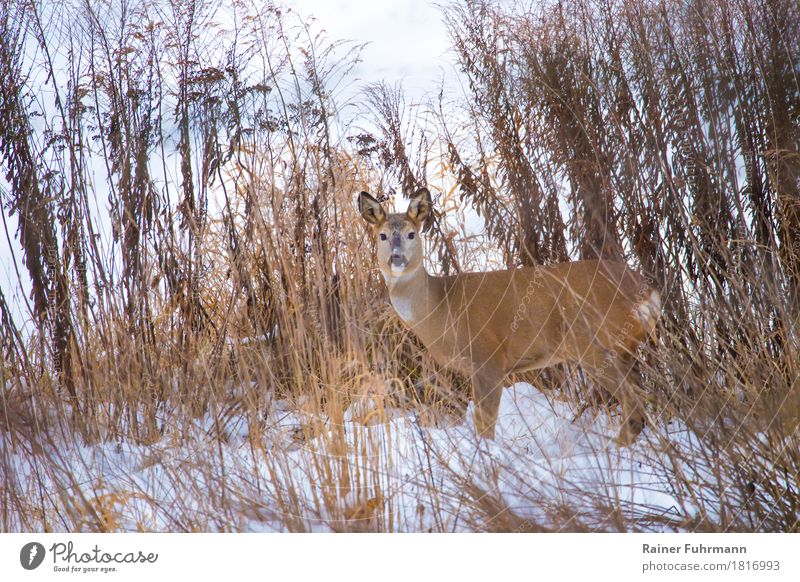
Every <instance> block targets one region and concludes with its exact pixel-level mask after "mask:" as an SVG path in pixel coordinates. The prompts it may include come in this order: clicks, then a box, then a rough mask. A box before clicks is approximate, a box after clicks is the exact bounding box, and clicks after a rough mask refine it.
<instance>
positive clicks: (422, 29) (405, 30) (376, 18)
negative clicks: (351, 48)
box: [287, 0, 456, 98]
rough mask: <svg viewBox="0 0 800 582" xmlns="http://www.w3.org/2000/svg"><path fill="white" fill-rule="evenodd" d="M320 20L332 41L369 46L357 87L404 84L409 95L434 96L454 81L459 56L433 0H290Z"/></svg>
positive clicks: (359, 71) (357, 71)
mask: <svg viewBox="0 0 800 582" xmlns="http://www.w3.org/2000/svg"><path fill="white" fill-rule="evenodd" d="M287 5H288V6H290V7H292V8H293V9H295V10H298V12H300V13H301V14H310V15H313V16H314V17H316V19H317V20H318V21H319V25H320V27H321V28H323V29H324V30H325V31H326V32H327V33H328V37H329V39H330V40H339V39H341V40H351V41H354V42H356V43H369V44H368V45H367V46H366V47H365V49H364V51H363V53H362V63H361V64H360V65H359V66H358V67H357V68H356V70H355V71H354V73H355V76H356V78H357V79H358V82H359V84H366V83H372V82H375V81H379V80H384V81H386V82H387V83H389V84H394V83H396V82H402V84H403V88H404V89H405V90H406V92H407V93H408V94H409V96H411V97H412V98H413V97H420V96H422V95H424V94H426V93H435V92H437V91H438V86H439V84H440V82H441V81H442V78H443V77H444V78H446V79H449V80H452V79H453V78H454V77H455V74H456V73H455V67H454V63H455V56H454V54H453V53H452V52H451V51H449V41H448V37H447V31H446V29H445V26H444V23H443V22H442V15H441V12H440V11H439V9H438V8H437V7H436V6H435V4H434V3H433V2H432V1H429V0H372V1H365V0H328V1H326V0H287Z"/></svg>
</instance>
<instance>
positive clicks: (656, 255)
mask: <svg viewBox="0 0 800 582" xmlns="http://www.w3.org/2000/svg"><path fill="white" fill-rule="evenodd" d="M440 10H441V17H442V19H443V21H444V22H445V24H446V27H447V31H448V33H449V39H450V43H451V46H452V51H453V54H454V56H455V59H456V61H457V62H458V67H459V72H460V75H461V78H462V79H463V83H464V87H463V91H464V93H465V94H457V93H456V92H455V91H454V90H453V89H452V88H450V87H436V86H433V87H431V91H430V93H429V94H430V95H431V97H430V98H428V99H426V100H423V101H422V102H418V101H414V102H412V101H411V100H410V99H407V97H406V95H405V94H404V92H403V88H402V87H401V86H393V85H388V84H386V83H383V82H382V81H381V80H380V79H356V78H355V77H354V75H353V67H354V65H355V64H356V62H357V61H358V59H359V54H360V52H359V51H360V47H359V46H358V45H354V44H352V43H347V42H342V41H339V40H336V39H330V38H328V36H327V35H326V34H325V33H324V32H323V29H324V23H319V22H316V21H313V20H311V19H308V18H306V17H304V16H302V15H298V14H297V13H296V12H294V11H291V10H288V9H286V8H285V7H282V6H280V5H279V4H275V3H272V2H268V1H259V0H234V1H232V2H231V1H222V0H108V1H104V2H94V1H90V0H58V1H56V0H49V1H47V0H45V1H41V0H3V1H2V2H0V78H2V83H0V155H1V156H2V164H1V165H2V177H0V206H1V207H2V218H3V224H2V229H0V230H2V233H3V237H2V238H3V239H4V241H5V242H4V243H3V244H4V246H3V247H2V248H3V249H4V251H3V253H4V254H2V255H0V256H2V262H3V264H2V271H3V272H2V275H3V276H4V277H6V278H4V279H3V281H4V283H3V286H2V288H0V477H2V479H0V530H1V531H70V532H72V531H101V532H107V531H346V532H353V531H370V532H395V531H415V532H416V531H434V532H442V531H446V532H450V531H516V532H557V531H640V532H641V531H648V532H649V531H705V532H709V531H711V532H716V531H720V532H735V531H781V532H789V531H793V532H797V531H800V433H799V432H798V431H799V429H800V34H798V32H800V5H798V3H797V2H796V1H795V0H718V1H713V2H712V1H708V0H621V1H613V0H570V1H558V0H540V1H537V2H520V3H515V2H500V1H492V0H452V1H449V2H447V3H445V4H443V5H442V6H441V8H440ZM353 84H360V85H362V87H361V90H359V91H356V92H349V91H348V92H347V95H354V96H352V97H350V96H345V94H344V91H343V88H344V87H351V86H352V85H353ZM421 186H427V187H428V188H429V189H430V191H431V193H432V194H433V199H434V204H435V208H436V212H435V213H434V215H433V216H432V217H431V218H430V220H429V221H428V224H427V227H426V232H425V234H424V236H425V248H426V252H427V258H426V268H427V269H428V271H429V272H431V273H438V274H454V273H459V272H468V271H486V270H490V269H505V268H516V267H520V266H532V265H538V264H552V263H557V262H561V261H566V260H576V259H585V258H606V259H615V260H619V261H623V262H626V263H627V264H628V265H630V266H631V267H634V268H636V269H637V270H638V271H639V272H641V273H642V274H644V275H645V276H646V277H647V278H648V280H649V281H651V282H652V285H653V286H654V287H656V288H658V289H659V290H661V293H662V299H663V315H662V318H661V320H660V322H659V325H658V329H657V334H656V338H655V339H654V340H653V341H650V342H648V343H646V344H645V345H643V346H642V347H641V349H640V350H639V352H638V353H637V357H636V360H637V361H636V367H635V368H636V370H635V371H636V374H635V385H636V390H637V392H636V394H637V398H639V399H640V406H641V408H642V409H643V410H645V411H646V415H647V420H648V423H647V426H646V428H645V429H644V432H643V433H642V434H641V435H640V436H639V438H638V440H637V441H636V442H635V443H634V444H633V445H632V446H630V447H619V446H617V445H616V444H615V442H614V436H615V435H616V433H617V432H618V429H619V426H618V424H619V423H618V420H617V417H618V414H619V406H618V403H617V402H615V401H614V400H613V399H609V398H606V397H604V394H602V393H601V392H600V391H598V390H597V389H596V387H595V385H594V383H593V382H592V381H591V379H589V378H587V377H586V375H585V374H584V373H583V372H582V371H581V369H580V368H578V367H575V366H571V365H557V366H554V367H551V368H547V369H544V370H542V371H539V372H536V373H525V374H521V375H518V376H517V377H514V378H511V379H510V380H509V382H508V384H509V387H508V388H507V389H506V390H505V392H504V395H503V400H502V404H501V412H500V421H499V425H498V428H497V436H496V438H495V439H494V440H486V439H481V438H479V437H478V436H477V434H476V431H475V427H474V423H473V420H472V409H473V408H474V404H472V403H470V400H469V398H470V379H469V378H467V377H462V376H460V375H458V374H455V373H453V372H451V371H448V370H446V369H443V368H441V367H439V366H438V365H437V364H436V363H435V362H434V361H433V359H432V358H431V356H430V354H429V353H427V351H426V350H425V349H424V347H423V346H422V344H421V343H420V342H419V340H418V338H416V337H415V336H414V334H413V333H411V332H409V331H408V330H407V329H406V327H405V326H404V325H403V323H402V321H401V320H400V319H399V318H398V316H397V314H396V313H395V311H394V310H393V308H392V306H391V305H390V304H389V302H388V299H387V292H386V286H385V283H384V281H383V279H382V278H381V276H380V274H379V272H378V269H377V266H376V264H375V258H374V257H375V243H374V240H373V238H372V237H371V235H370V232H369V231H368V229H367V228H365V225H364V223H363V221H362V219H361V217H360V216H359V213H358V209H357V208H356V205H355V200H356V196H357V194H358V192H360V191H362V190H367V191H369V192H370V193H372V194H373V195H374V196H375V197H376V198H378V199H379V200H380V201H381V202H385V203H386V204H387V205H388V206H390V207H391V206H392V205H394V207H395V208H396V209H397V210H398V211H402V210H405V208H406V205H407V204H408V197H409V196H410V195H411V194H412V193H413V192H414V191H415V190H416V189H417V188H419V187H421ZM508 333H509V334H511V333H515V330H511V329H509V330H508Z"/></svg>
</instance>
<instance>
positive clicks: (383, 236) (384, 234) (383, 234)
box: [381, 232, 386, 240]
mask: <svg viewBox="0 0 800 582" xmlns="http://www.w3.org/2000/svg"><path fill="white" fill-rule="evenodd" d="M381 240H386V233H383V232H382V233H381Z"/></svg>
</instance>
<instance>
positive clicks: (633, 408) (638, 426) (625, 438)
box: [580, 347, 645, 446]
mask: <svg viewBox="0 0 800 582" xmlns="http://www.w3.org/2000/svg"><path fill="white" fill-rule="evenodd" d="M634 363H635V360H634V358H633V355H632V354H630V353H628V352H617V351H616V350H607V349H604V348H600V347H595V348H593V349H592V350H590V351H589V352H587V353H585V354H584V355H583V357H582V358H581V360H580V364H581V368H583V370H584V372H586V374H587V375H588V376H589V379H590V380H591V381H593V382H597V383H598V384H599V385H600V386H601V387H602V389H603V390H605V391H606V392H607V393H608V394H609V395H610V396H612V397H613V398H614V400H616V401H617V402H619V403H620V405H621V407H622V426H621V427H620V431H619V434H618V435H617V444H619V445H620V446H629V445H632V444H633V443H634V442H635V441H636V438H637V437H638V436H639V434H640V433H641V432H642V430H643V429H644V423H645V416H644V410H643V408H642V406H641V403H640V398H639V397H638V395H637V394H636V391H635V389H634V385H633V382H632V380H633V375H634V372H633V366H634Z"/></svg>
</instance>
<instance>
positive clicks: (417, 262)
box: [358, 188, 432, 281]
mask: <svg viewBox="0 0 800 582" xmlns="http://www.w3.org/2000/svg"><path fill="white" fill-rule="evenodd" d="M431 206H432V203H431V193H430V192H429V191H428V189H427V188H420V189H419V190H417V192H416V193H415V194H414V196H413V197H412V198H411V202H410V203H409V205H408V210H406V211H405V212H397V213H392V214H389V213H387V212H386V211H385V210H384V209H383V205H382V204H381V203H380V202H378V201H377V200H375V198H373V197H372V196H370V195H369V194H368V193H367V192H362V193H361V194H359V196H358V210H359V212H361V216H362V217H363V218H364V220H366V221H367V222H368V223H369V224H370V225H371V226H372V230H373V231H374V232H375V235H376V236H377V238H378V267H379V268H380V270H381V272H382V273H383V276H384V277H385V278H386V280H387V281H389V280H391V279H393V278H399V277H402V276H403V275H406V274H409V273H413V272H414V271H415V270H417V269H418V268H420V267H421V266H422V241H421V240H420V237H419V234H420V230H421V228H422V224H423V223H424V222H425V218H427V216H428V215H429V214H430V212H431Z"/></svg>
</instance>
